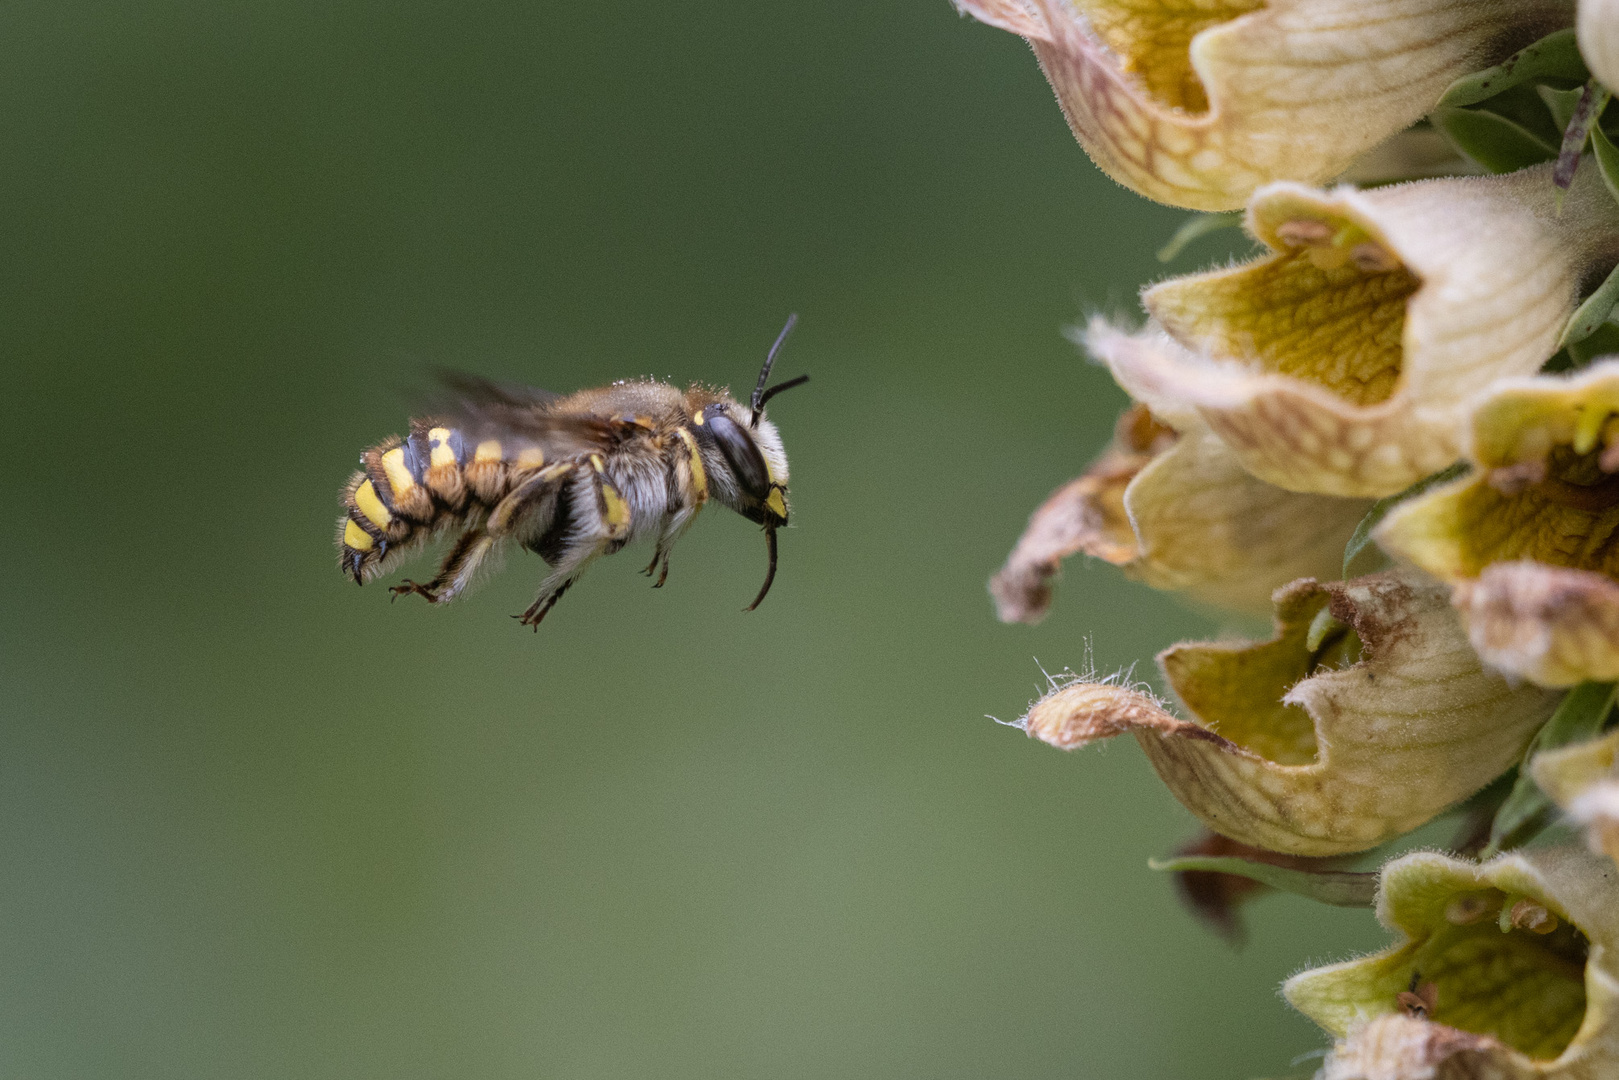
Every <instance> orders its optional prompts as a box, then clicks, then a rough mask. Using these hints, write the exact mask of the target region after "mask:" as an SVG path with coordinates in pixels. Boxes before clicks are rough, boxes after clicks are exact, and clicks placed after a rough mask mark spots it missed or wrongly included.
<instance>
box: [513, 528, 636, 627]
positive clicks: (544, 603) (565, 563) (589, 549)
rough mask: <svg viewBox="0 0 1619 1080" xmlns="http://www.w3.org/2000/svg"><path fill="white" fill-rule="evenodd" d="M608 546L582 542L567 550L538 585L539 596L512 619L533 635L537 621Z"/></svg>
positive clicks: (598, 542)
mask: <svg viewBox="0 0 1619 1080" xmlns="http://www.w3.org/2000/svg"><path fill="white" fill-rule="evenodd" d="M611 546H612V545H611V542H610V541H597V540H586V541H583V542H581V543H578V544H576V545H575V546H573V547H572V548H570V549H569V550H568V551H566V552H565V553H564V554H563V556H562V558H561V559H560V560H559V561H558V562H557V567H556V569H555V570H553V571H551V573H550V575H549V576H547V577H546V579H545V581H544V582H543V583H541V585H540V593H539V595H538V596H536V597H535V598H534V602H533V603H532V604H530V605H529V606H528V610H526V611H524V612H523V613H522V614H521V615H514V616H513V618H515V619H517V620H518V621H519V622H521V623H522V624H523V625H524V626H532V627H533V628H534V629H535V631H536V632H537V631H538V630H539V628H540V622H541V620H543V619H544V618H545V616H546V615H547V614H548V613H549V612H550V610H551V609H552V608H554V607H556V606H557V601H558V600H561V599H562V594H563V593H565V592H567V591H568V590H569V589H570V588H572V587H573V583H574V582H576V581H578V580H579V576H580V575H581V574H583V573H584V572H585V568H586V567H588V566H589V565H590V564H591V563H593V562H595V561H596V559H597V558H599V557H600V556H602V555H604V554H606V553H607V551H608V550H609V549H610V548H611Z"/></svg>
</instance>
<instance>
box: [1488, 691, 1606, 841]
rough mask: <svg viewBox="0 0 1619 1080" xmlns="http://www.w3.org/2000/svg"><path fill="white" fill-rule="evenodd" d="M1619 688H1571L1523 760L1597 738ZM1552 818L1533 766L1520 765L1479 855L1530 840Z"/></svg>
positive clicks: (1549, 801) (1535, 738)
mask: <svg viewBox="0 0 1619 1080" xmlns="http://www.w3.org/2000/svg"><path fill="white" fill-rule="evenodd" d="M1616 690H1619V683H1611V682H1604V683H1599V682H1582V683H1580V684H1579V685H1578V686H1576V687H1575V688H1574V689H1572V690H1570V691H1569V692H1568V693H1567V694H1565V695H1564V696H1563V700H1562V702H1561V703H1560V704H1559V705H1558V706H1557V711H1556V712H1554V713H1552V718H1551V719H1550V720H1548V721H1546V724H1545V726H1544V727H1542V728H1541V729H1540V731H1539V732H1537V733H1536V735H1535V737H1534V739H1533V741H1531V742H1530V743H1529V749H1528V750H1527V751H1525V752H1524V756H1523V760H1524V761H1525V762H1526V763H1527V762H1528V761H1529V760H1530V759H1531V758H1533V757H1534V756H1535V755H1536V754H1538V753H1540V751H1542V750H1551V749H1553V748H1554V747H1558V746H1567V745H1568V744H1569V743H1573V742H1584V741H1585V740H1586V739H1593V738H1595V737H1596V736H1597V735H1598V734H1600V733H1601V731H1602V726H1603V724H1604V723H1605V722H1606V721H1607V719H1608V713H1609V712H1610V711H1612V709H1613V701H1614V694H1615V691H1616ZM1551 819H1552V802H1551V800H1550V799H1548V798H1547V797H1546V793H1545V792H1543V791H1541V790H1540V788H1539V786H1537V785H1536V784H1535V781H1534V778H1533V777H1531V776H1530V775H1529V770H1528V769H1526V768H1520V769H1519V770H1518V782H1517V783H1515V784H1513V785H1512V793H1511V794H1510V795H1508V796H1507V798H1506V801H1505V802H1503V803H1502V804H1501V809H1499V810H1497V811H1496V812H1495V821H1494V822H1493V823H1492V824H1491V826H1490V843H1489V846H1488V847H1486V848H1485V849H1484V851H1483V852H1482V853H1481V854H1480V856H1479V857H1480V858H1484V859H1488V858H1489V857H1490V856H1492V855H1495V854H1497V853H1499V852H1502V851H1505V850H1507V849H1508V848H1514V847H1519V846H1521V845H1523V844H1526V843H1528V842H1529V841H1530V840H1532V839H1534V837H1535V835H1536V834H1537V833H1539V832H1540V831H1541V830H1542V829H1544V828H1545V827H1546V825H1547V824H1548V823H1549V822H1550V821H1551Z"/></svg>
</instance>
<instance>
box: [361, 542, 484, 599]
mask: <svg viewBox="0 0 1619 1080" xmlns="http://www.w3.org/2000/svg"><path fill="white" fill-rule="evenodd" d="M494 546H495V538H494V537H492V536H490V535H489V534H488V533H486V532H484V531H483V530H482V529H468V530H467V531H466V532H464V533H462V534H461V538H460V539H459V540H457V541H456V542H455V546H454V547H453V548H451V549H450V553H449V554H448V555H446V556H445V557H444V563H443V565H441V566H440V567H439V569H438V574H437V575H436V576H435V577H434V578H433V580H432V581H429V582H428V583H427V584H425V585H424V584H422V583H421V582H418V581H411V580H410V579H409V578H406V579H405V581H404V582H403V583H401V584H399V585H394V586H392V587H391V588H389V590H388V591H389V592H391V593H392V594H393V595H394V598H395V599H398V598H399V597H401V596H411V595H415V596H421V597H425V598H426V599H427V602H428V603H430V604H443V603H448V602H449V601H451V600H454V599H455V598H456V597H457V596H458V595H460V593H461V592H462V591H463V590H464V589H465V588H466V587H467V586H468V585H469V584H471V582H472V576H473V575H474V574H475V573H477V571H478V564H480V563H482V562H483V560H484V559H485V558H486V557H487V556H488V554H489V552H490V551H492V550H493V549H494Z"/></svg>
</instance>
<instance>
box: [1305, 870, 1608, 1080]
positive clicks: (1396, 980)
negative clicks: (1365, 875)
mask: <svg viewBox="0 0 1619 1080" xmlns="http://www.w3.org/2000/svg"><path fill="white" fill-rule="evenodd" d="M1378 918H1379V920H1381V921H1382V923H1383V924H1384V925H1385V926H1387V927H1388V928H1389V929H1391V930H1394V931H1396V932H1398V933H1399V934H1401V936H1402V937H1403V939H1404V940H1403V941H1401V942H1400V943H1398V944H1396V945H1394V946H1392V947H1391V948H1389V949H1386V950H1384V951H1382V952H1379V953H1375V954H1373V955H1371V956H1367V957H1364V958H1362V959H1359V960H1351V961H1348V962H1345V963H1341V964H1333V965H1330V966H1328V967H1323V968H1317V969H1315V970H1313V971H1306V972H1304V973H1302V974H1300V975H1295V976H1294V977H1293V978H1291V979H1289V980H1288V981H1287V982H1286V983H1285V984H1284V985H1283V987H1282V992H1283V993H1284V994H1285V995H1286V997H1287V999H1288V1001H1290V1002H1291V1003H1292V1004H1293V1006H1294V1007H1295V1008H1297V1009H1299V1011H1301V1012H1303V1013H1304V1014H1305V1015H1306V1016H1308V1017H1310V1018H1311V1019H1312V1020H1314V1021H1315V1022H1316V1023H1318V1024H1320V1025H1321V1026H1322V1027H1323V1028H1325V1029H1327V1030H1328V1031H1329V1032H1331V1033H1332V1034H1334V1035H1336V1036H1337V1037H1338V1038H1339V1039H1341V1040H1344V1041H1342V1042H1340V1043H1339V1044H1338V1046H1337V1048H1336V1049H1335V1051H1334V1053H1333V1055H1332V1057H1331V1058H1329V1060H1328V1062H1327V1064H1326V1066H1325V1068H1324V1069H1323V1076H1324V1077H1327V1078H1331V1080H1433V1078H1435V1077H1440V1076H1457V1077H1460V1076H1478V1077H1503V1078H1510V1077H1548V1078H1550V1077H1559V1078H1564V1077H1566V1078H1568V1080H1582V1078H1595V1077H1602V1076H1611V1075H1614V1074H1615V1070H1619V964H1616V954H1615V950H1616V949H1619V874H1616V873H1615V872H1614V868H1613V866H1612V864H1611V863H1608V862H1607V861H1606V860H1602V859H1598V858H1597V857H1595V856H1592V855H1590V854H1588V853H1586V852H1584V851H1581V850H1580V849H1578V848H1572V847H1563V848H1541V849H1536V850H1533V851H1528V852H1515V853H1512V854H1508V855H1503V856H1500V857H1498V858H1496V859H1492V860H1491V861H1489V862H1487V863H1484V864H1482V865H1480V864H1477V863H1472V862H1468V861H1464V860H1460V859H1453V858H1450V857H1448V856H1445V855H1438V854H1435V853H1432V852H1417V853H1414V854H1411V855H1407V856H1405V857H1403V858H1400V859H1396V860H1395V861H1393V862H1391V863H1389V864H1388V866H1386V867H1385V868H1384V870H1383V889H1382V893H1381V895H1380V897H1379V902H1378ZM1443 1064H1448V1065H1449V1067H1450V1068H1451V1069H1455V1070H1456V1071H1454V1072H1452V1071H1441V1070H1440V1066H1441V1065H1443ZM1464 1066H1470V1067H1472V1068H1473V1069H1474V1070H1475V1071H1471V1072H1469V1071H1465V1069H1464V1068H1463V1067H1464Z"/></svg>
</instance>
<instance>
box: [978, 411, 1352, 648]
mask: <svg viewBox="0 0 1619 1080" xmlns="http://www.w3.org/2000/svg"><path fill="white" fill-rule="evenodd" d="M1172 419H1173V421H1174V424H1175V425H1176V426H1170V424H1168V423H1164V422H1161V421H1160V420H1158V419H1156V418H1154V416H1153V415H1152V413H1151V412H1150V411H1148V409H1147V407H1146V406H1144V405H1136V406H1133V407H1131V408H1130V409H1129V410H1128V411H1126V412H1125V413H1124V415H1123V416H1121V417H1120V418H1119V422H1118V424H1117V426H1116V427H1115V430H1114V434H1113V442H1112V445H1110V446H1109V447H1108V448H1107V449H1106V450H1105V451H1104V452H1103V453H1102V455H1101V457H1099V458H1098V459H1097V460H1096V462H1095V463H1094V464H1093V465H1092V466H1091V467H1090V468H1089V469H1088V470H1087V471H1086V472H1085V474H1084V475H1083V476H1080V477H1079V478H1078V479H1076V480H1071V481H1069V482H1068V483H1067V484H1065V485H1063V486H1062V487H1061V488H1059V489H1057V491H1056V492H1054V493H1053V494H1052V495H1051V496H1050V498H1048V499H1047V500H1046V501H1045V502H1044V503H1043V504H1042V505H1041V506H1040V508H1039V509H1037V510H1036V511H1035V512H1034V514H1033V516H1032V517H1031V518H1030V519H1029V526H1028V528H1027V529H1026V530H1025V531H1024V533H1023V536H1022V537H1021V538H1020V539H1019V540H1018V543H1017V547H1016V548H1014V549H1013V551H1012V554H1011V555H1010V556H1009V557H1008V558H1007V561H1006V565H1005V566H1004V567H1003V568H1002V569H1001V570H1000V572H999V573H997V574H996V575H995V576H994V578H992V579H991V580H990V592H991V593H992V594H993V595H994V597H995V603H996V606H997V608H998V610H999V612H1000V617H1001V619H1002V620H1003V621H1005V622H1027V623H1033V622H1039V621H1040V619H1042V618H1043V617H1044V616H1045V614H1046V611H1047V609H1048V608H1049V606H1050V603H1051V582H1052V579H1053V578H1055V577H1056V575H1057V572H1058V569H1059V567H1060V565H1061V563H1062V560H1063V559H1065V558H1067V557H1069V556H1070V555H1074V554H1076V553H1079V552H1083V553H1084V554H1086V555H1090V556H1093V557H1095V558H1098V559H1102V560H1104V561H1106V562H1109V563H1112V564H1113V565H1115V566H1118V567H1121V568H1123V570H1124V572H1125V573H1126V574H1128V575H1129V576H1130V577H1133V578H1136V579H1138V580H1141V581H1144V582H1146V583H1147V584H1148V585H1151V586H1153V587H1154V588H1158V589H1172V590H1180V591H1184V592H1185V594H1186V595H1187V596H1188V597H1190V598H1191V599H1193V600H1196V601H1200V602H1203V603H1207V604H1212V605H1214V606H1216V607H1223V608H1229V609H1233V610H1237V611H1243V612H1248V613H1256V614H1264V613H1267V612H1269V611H1270V596H1271V593H1273V592H1274V591H1275V590H1276V589H1277V588H1278V587H1280V586H1282V585H1284V584H1286V583H1287V582H1289V581H1293V580H1294V579H1296V578H1301V577H1316V576H1319V577H1330V576H1335V575H1336V574H1337V572H1338V569H1339V567H1340V565H1341V563H1342V559H1343V549H1344V544H1345V542H1346V541H1347V540H1348V539H1349V537H1350V535H1351V534H1352V533H1353V532H1354V530H1355V526H1356V524H1358V523H1359V521H1360V520H1361V518H1362V517H1364V516H1365V513H1366V510H1367V507H1368V505H1369V504H1368V503H1367V502H1366V501H1364V500H1359V499H1335V498H1330V497H1327V496H1321V495H1300V494H1297V493H1295V492H1291V491H1283V490H1282V489H1281V488H1277V487H1273V486H1271V485H1270V484H1266V483H1264V482H1263V481H1260V480H1256V479H1254V478H1253V477H1252V476H1251V475H1249V474H1248V473H1247V472H1246V471H1245V470H1244V469H1243V467H1242V465H1241V463H1239V462H1238V461H1237V459H1236V456H1235V455H1234V454H1232V453H1231V451H1230V450H1228V449H1227V448H1226V447H1225V445H1224V444H1223V443H1221V442H1220V440H1219V439H1217V438H1215V437H1214V436H1213V435H1211V434H1210V433H1209V431H1208V429H1207V428H1206V427H1205V426H1204V425H1203V423H1202V422H1201V421H1200V420H1199V419H1198V418H1197V416H1196V414H1195V413H1189V412H1186V411H1184V410H1183V411H1182V412H1181V413H1179V414H1174V415H1173V417H1172ZM1177 427H1178V429H1179V430H1177Z"/></svg>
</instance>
